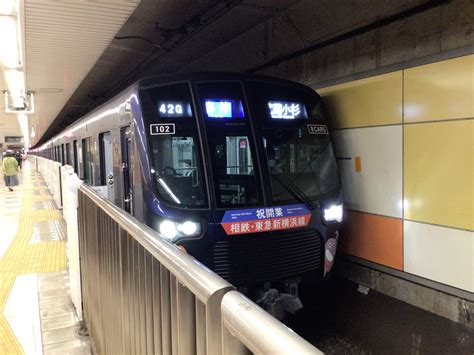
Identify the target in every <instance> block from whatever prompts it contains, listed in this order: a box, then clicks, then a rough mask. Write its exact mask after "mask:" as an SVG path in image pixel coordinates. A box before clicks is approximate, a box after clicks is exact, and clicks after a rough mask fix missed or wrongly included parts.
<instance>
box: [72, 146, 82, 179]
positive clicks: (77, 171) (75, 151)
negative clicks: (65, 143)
mask: <svg viewBox="0 0 474 355" xmlns="http://www.w3.org/2000/svg"><path fill="white" fill-rule="evenodd" d="M72 148H73V153H74V154H73V156H74V172H75V173H76V174H77V176H80V173H79V156H78V144H77V140H75V141H74V142H73V147H72Z"/></svg>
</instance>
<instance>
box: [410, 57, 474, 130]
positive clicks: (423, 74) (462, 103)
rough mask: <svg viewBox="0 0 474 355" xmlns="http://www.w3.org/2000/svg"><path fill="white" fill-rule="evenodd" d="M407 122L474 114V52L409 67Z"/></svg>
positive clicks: (463, 116) (472, 115)
mask: <svg viewBox="0 0 474 355" xmlns="http://www.w3.org/2000/svg"><path fill="white" fill-rule="evenodd" d="M404 114H405V115H404V118H405V122H423V121H435V120H446V119H455V118H468V117H474V55H469V56H465V57H460V58H455V59H450V60H445V61H442V62H437V63H432V64H428V65H422V66H420V67H415V68H410V69H406V70H405V73H404Z"/></svg>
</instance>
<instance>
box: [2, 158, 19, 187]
mask: <svg viewBox="0 0 474 355" xmlns="http://www.w3.org/2000/svg"><path fill="white" fill-rule="evenodd" d="M17 172H18V161H17V160H16V158H15V155H14V154H13V153H11V152H7V154H6V156H5V158H4V159H3V179H4V180H5V186H6V187H8V190H10V191H13V186H17V185H18V177H17V176H16V174H17Z"/></svg>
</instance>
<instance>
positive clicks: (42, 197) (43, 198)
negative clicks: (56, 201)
mask: <svg viewBox="0 0 474 355" xmlns="http://www.w3.org/2000/svg"><path fill="white" fill-rule="evenodd" d="M52 200H53V196H52V195H37V196H33V199H32V201H33V202H44V201H52Z"/></svg>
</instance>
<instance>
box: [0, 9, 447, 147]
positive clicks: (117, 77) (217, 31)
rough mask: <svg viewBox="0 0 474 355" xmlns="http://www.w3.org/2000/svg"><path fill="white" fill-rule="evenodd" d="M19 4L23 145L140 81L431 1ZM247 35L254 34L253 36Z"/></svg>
mask: <svg viewBox="0 0 474 355" xmlns="http://www.w3.org/2000/svg"><path fill="white" fill-rule="evenodd" d="M23 1H24V6H25V46H26V68H27V72H26V80H27V89H28V91H34V92H35V93H36V103H35V106H36V107H35V110H36V113H35V114H34V115H31V116H30V120H29V121H30V122H29V123H30V131H31V130H33V131H34V132H35V136H34V137H32V138H31V144H32V145H35V144H39V143H42V142H44V141H46V140H47V139H49V138H50V137H52V136H53V135H55V134H57V133H59V132H60V131H61V130H62V129H64V128H65V127H67V126H68V125H69V124H71V123H72V122H74V121H75V120H76V119H78V118H80V117H81V116H82V115H83V114H85V113H87V112H89V111H90V110H92V109H93V108H94V107H96V106H98V105H100V104H102V103H103V102H105V101H106V100H107V99H108V98H110V97H112V96H113V95H115V94H116V93H118V92H120V91H121V90H123V89H124V88H125V87H127V86H128V85H130V84H131V83H133V82H134V81H136V80H138V79H139V78H142V77H144V76H147V75H153V74H167V73H172V72H179V71H209V70H229V71H252V69H256V68H259V66H261V65H262V64H265V63H270V64H271V62H272V60H274V59H275V58H278V57H280V56H284V55H288V54H291V53H294V52H296V51H301V50H304V49H305V48H308V47H311V46H312V45H314V44H315V43H321V41H327V40H328V39H330V38H333V37H336V36H340V35H341V34H344V33H348V32H350V31H352V30H354V29H356V28H360V27H361V26H366V25H370V24H371V23H374V22H377V21H380V19H381V18H384V17H390V16H394V15H396V14H399V13H402V12H404V11H407V10H410V9H411V8H416V7H419V6H430V5H433V4H434V5H435V4H436V3H440V1H422V0H399V1H396V2H394V1H392V0H336V1H333V0H321V1H315V0H226V1H223V0H219V1H217V0H199V1H195V0H176V1H156V0H141V1H140V0H129V1H126V0H101V1H94V2H91V1H80V0H62V1H59V2H57V1H52V0H23ZM441 2H442V1H441ZM255 31H259V32H261V33H262V35H261V36H260V35H259V36H255V35H253V34H255ZM270 37H272V41H270V40H269V39H270ZM275 39H276V40H275ZM233 44H234V45H233ZM0 80H1V79H0ZM0 85H4V83H1V82H0ZM0 89H2V88H0ZM2 114H3V113H1V114H0V115H2ZM3 121H4V120H3V119H2V122H3Z"/></svg>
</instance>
